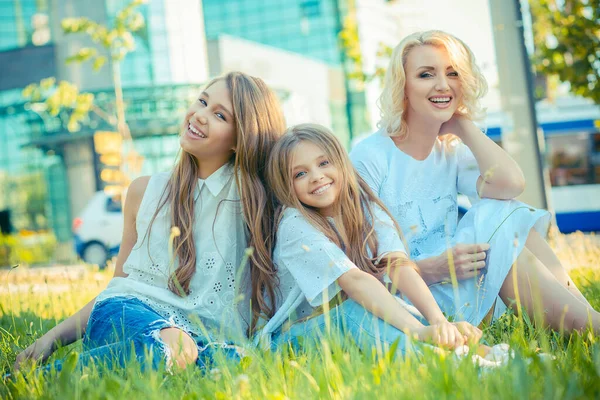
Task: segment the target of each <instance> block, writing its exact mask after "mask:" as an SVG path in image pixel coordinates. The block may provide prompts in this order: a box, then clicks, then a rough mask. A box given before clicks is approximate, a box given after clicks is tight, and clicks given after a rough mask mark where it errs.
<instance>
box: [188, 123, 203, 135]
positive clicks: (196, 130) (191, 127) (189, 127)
mask: <svg viewBox="0 0 600 400" xmlns="http://www.w3.org/2000/svg"><path fill="white" fill-rule="evenodd" d="M188 129H189V130H190V131H191V132H192V133H193V134H194V135H196V136H200V137H201V138H206V135H205V134H203V133H200V131H199V130H198V129H196V128H194V127H193V126H192V124H188Z"/></svg>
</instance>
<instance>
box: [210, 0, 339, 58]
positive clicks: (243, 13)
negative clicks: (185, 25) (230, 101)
mask: <svg viewBox="0 0 600 400" xmlns="http://www.w3.org/2000/svg"><path fill="white" fill-rule="evenodd" d="M202 4H203V8H204V24H205V26H206V38H207V39H209V40H210V39H216V38H217V37H218V36H219V35H221V34H227V35H231V36H237V37H241V38H244V39H247V40H251V41H254V42H258V43H262V44H266V45H269V46H273V47H277V48H280V49H284V50H288V51H291V52H294V53H298V54H302V55H304V56H307V57H311V58H315V59H317V60H320V61H324V62H326V63H328V64H332V65H340V63H341V62H342V58H341V54H340V49H339V46H338V39H337V34H338V32H339V27H340V20H339V18H340V16H339V12H338V9H337V8H338V0H229V1H221V0H203V1H202Z"/></svg>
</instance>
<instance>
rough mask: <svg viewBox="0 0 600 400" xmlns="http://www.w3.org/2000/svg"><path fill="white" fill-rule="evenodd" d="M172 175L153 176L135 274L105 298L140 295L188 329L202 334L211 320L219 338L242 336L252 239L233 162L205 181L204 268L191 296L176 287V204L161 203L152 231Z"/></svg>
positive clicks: (198, 242) (199, 226)
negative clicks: (172, 241)
mask: <svg viewBox="0 0 600 400" xmlns="http://www.w3.org/2000/svg"><path fill="white" fill-rule="evenodd" d="M170 176H171V172H164V173H159V174H155V175H153V176H152V177H151V178H150V181H149V182H148V186H147V188H146V191H145V193H144V197H143V199H142V202H141V204H140V208H139V211H138V215H137V220H136V229H137V234H138V240H137V243H136V244H135V246H134V247H133V249H132V250H131V253H130V254H129V257H128V258H127V260H126V261H125V264H124V265H123V271H124V272H125V273H127V274H129V276H128V277H127V278H113V279H112V280H111V282H110V283H109V285H108V287H107V288H106V289H105V290H104V291H103V292H102V293H101V294H100V295H99V296H98V298H97V301H100V300H104V299H106V298H109V297H114V296H133V297H136V298H138V299H140V300H142V301H143V302H145V303H146V304H148V305H149V306H150V307H152V308H153V309H154V310H155V311H156V312H158V313H159V314H161V315H162V316H163V317H165V318H167V319H171V320H172V321H173V322H174V323H175V324H176V325H177V326H178V327H181V328H183V329H184V330H186V331H188V332H191V333H195V334H197V335H202V329H201V326H200V325H201V324H203V325H204V327H206V328H207V329H208V331H209V332H211V333H212V334H213V335H214V336H215V337H216V336H219V338H220V339H227V340H239V339H240V338H242V337H243V336H245V331H246V329H247V327H248V322H249V318H250V312H249V310H250V305H249V296H250V290H249V289H247V288H248V286H246V285H245V284H246V282H247V276H248V271H249V268H248V265H246V266H245V267H243V268H241V262H242V260H243V256H244V250H245V249H246V246H247V237H246V227H245V224H244V217H243V213H242V206H241V203H240V198H239V194H238V191H237V186H236V184H235V177H234V173H233V165H232V164H230V163H229V164H226V165H224V166H223V167H221V168H220V169H218V170H217V171H215V172H214V173H213V174H212V175H210V176H209V177H208V178H207V179H199V180H198V186H197V188H196V192H195V193H194V196H195V199H196V202H195V210H194V211H195V217H194V218H195V220H194V227H193V234H194V243H195V247H196V272H195V274H194V276H193V277H192V281H191V283H190V294H189V295H188V296H185V297H180V296H178V295H176V294H174V293H173V292H171V291H170V290H169V288H168V284H169V277H170V275H171V273H172V271H174V268H175V266H176V265H177V259H175V260H174V262H171V261H172V257H173V256H172V255H171V254H169V237H170V232H171V214H170V207H169V206H168V205H167V206H165V207H163V208H161V210H160V211H159V213H158V214H157V216H156V219H155V220H154V222H153V224H152V229H151V231H150V232H148V225H149V224H150V221H151V220H152V217H153V215H154V213H155V211H156V209H157V208H158V205H159V204H160V202H161V197H162V195H163V191H164V189H165V187H166V185H167V182H168V180H169V178H170ZM171 264H175V265H171ZM242 283H244V285H242Z"/></svg>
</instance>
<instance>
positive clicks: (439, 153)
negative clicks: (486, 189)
mask: <svg viewBox="0 0 600 400" xmlns="http://www.w3.org/2000/svg"><path fill="white" fill-rule="evenodd" d="M350 158H351V159H352V162H353V164H354V166H355V168H356V169H357V171H358V173H359V174H360V175H361V176H362V178H363V179H364V180H365V181H366V182H367V184H368V185H369V186H370V187H371V189H372V190H373V191H374V192H375V194H377V195H378V196H379V198H380V199H381V200H382V201H383V203H384V204H385V205H386V206H387V207H388V209H389V210H390V212H391V213H392V215H393V216H394V218H396V220H397V221H398V223H399V224H400V226H401V228H402V230H403V232H404V235H405V237H406V240H407V242H408V250H409V252H410V256H411V258H412V259H413V260H421V259H425V258H429V257H432V256H438V255H440V254H441V253H442V252H444V251H445V250H446V249H448V248H449V247H452V246H454V245H456V244H457V243H489V244H490V250H489V252H488V255H487V258H486V262H487V265H486V267H485V268H484V270H483V272H482V274H480V275H479V276H477V277H476V278H473V279H465V280H462V281H459V282H458V286H457V287H454V286H453V285H452V284H451V283H449V282H442V283H437V284H433V285H431V286H430V289H431V292H432V293H433V295H434V297H435V299H436V300H437V302H438V304H439V305H440V308H441V309H442V311H443V312H444V313H445V314H446V315H447V316H451V317H453V318H455V319H457V320H464V321H468V322H470V323H472V324H473V325H478V324H479V323H480V322H481V321H482V319H483V318H484V317H485V316H486V315H487V314H488V312H489V311H490V310H491V308H492V306H494V303H495V304H496V307H495V310H494V316H495V317H498V316H499V315H500V314H501V313H503V312H504V311H505V309H506V307H505V305H504V304H503V302H502V300H500V298H499V297H498V293H499V292H500V288H501V287H502V284H503V283H504V280H505V279H506V277H507V275H508V272H509V271H510V269H511V267H512V265H513V263H514V262H515V260H516V258H517V257H518V256H519V254H520V253H521V251H522V250H523V247H524V246H525V241H526V239H527V236H528V235H529V231H530V230H531V229H532V228H534V229H536V230H538V231H539V232H540V233H541V234H542V235H545V233H546V231H547V228H548V224H549V222H550V214H549V213H548V212H547V211H545V210H539V209H535V208H533V207H531V206H528V205H527V204H524V203H522V202H520V201H517V200H494V199H480V198H479V196H478V195H477V188H476V185H477V179H478V178H479V175H480V173H479V167H478V166H477V161H476V160H475V157H474V156H473V154H472V153H471V151H470V150H469V148H468V147H467V146H466V145H465V144H463V143H462V142H460V141H455V142H454V143H445V142H443V141H441V140H437V141H436V143H435V145H434V148H433V150H432V152H431V154H430V155H429V156H428V157H427V158H426V159H425V160H422V161H419V160H415V159H414V158H412V157H410V156H408V155H407V154H405V153H403V152H402V151H401V150H399V149H398V148H397V147H396V146H395V144H394V142H393V141H392V139H391V138H390V137H389V136H387V135H385V134H384V133H382V132H377V133H375V134H373V135H371V136H369V137H368V138H366V139H364V140H363V141H361V142H359V143H358V144H357V145H356V147H355V148H354V149H353V150H352V152H351V154H350ZM458 193H462V194H464V195H467V196H468V197H469V199H470V200H471V203H472V204H473V207H472V208H471V209H470V210H469V211H468V212H467V213H466V214H465V215H464V217H463V218H462V219H461V220H460V222H459V223H457V219H458V218H457V217H458V207H457V195H458ZM496 300H498V301H496Z"/></svg>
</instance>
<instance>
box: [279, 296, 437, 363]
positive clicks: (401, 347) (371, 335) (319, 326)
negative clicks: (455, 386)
mask: <svg viewBox="0 0 600 400" xmlns="http://www.w3.org/2000/svg"><path fill="white" fill-rule="evenodd" d="M327 319H329V324H330V325H329V326H330V332H327ZM331 335H334V336H335V335H341V337H342V338H343V337H347V336H350V337H351V338H352V339H353V340H354V342H355V343H356V344H357V345H358V347H359V348H360V349H361V350H362V351H365V352H370V351H371V350H372V349H374V348H375V349H378V350H388V349H390V347H391V345H392V344H393V343H394V342H396V341H398V345H397V347H396V350H395V354H394V356H396V357H397V356H403V355H404V354H406V353H407V352H413V353H417V354H418V353H419V349H420V348H422V347H423V346H428V345H426V344H424V343H422V342H418V341H415V340H411V339H409V338H408V337H407V336H406V335H405V334H404V332H402V331H401V330H399V329H398V328H396V327H394V326H392V325H390V324H388V323H387V322H385V321H384V320H382V319H380V318H378V317H376V316H375V315H373V314H372V313H371V312H369V311H367V310H366V309H365V308H364V307H363V306H361V305H360V304H358V303H357V302H355V301H354V300H351V299H348V300H346V301H344V302H343V303H342V304H340V305H338V306H336V307H334V308H332V309H331V310H329V312H328V313H325V314H321V315H318V316H316V317H313V318H311V319H308V320H306V321H302V322H297V323H295V324H293V325H292V326H290V327H289V329H288V330H285V331H283V332H282V330H281V328H280V329H279V330H277V331H275V332H274V333H273V335H272V337H271V344H272V346H271V347H272V349H273V350H276V349H278V348H280V347H281V346H286V345H291V346H292V348H294V349H298V348H299V347H301V346H306V345H309V346H310V345H316V344H318V343H319V342H320V341H321V340H323V339H324V338H325V337H330V336H331Z"/></svg>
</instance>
